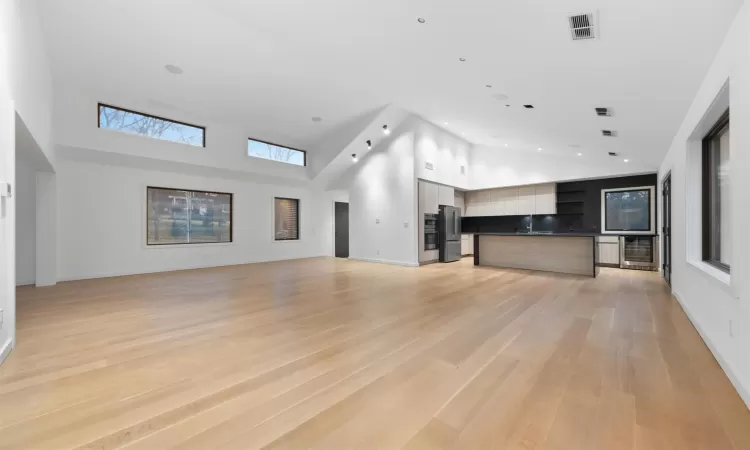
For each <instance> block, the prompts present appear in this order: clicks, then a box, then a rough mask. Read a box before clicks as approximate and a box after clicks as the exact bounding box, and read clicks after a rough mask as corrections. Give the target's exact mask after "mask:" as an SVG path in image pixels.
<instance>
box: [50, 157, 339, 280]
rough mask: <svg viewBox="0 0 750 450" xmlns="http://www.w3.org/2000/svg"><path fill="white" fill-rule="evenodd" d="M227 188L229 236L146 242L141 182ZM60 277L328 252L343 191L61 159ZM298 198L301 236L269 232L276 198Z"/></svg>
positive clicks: (58, 180) (169, 268) (59, 186)
mask: <svg viewBox="0 0 750 450" xmlns="http://www.w3.org/2000/svg"><path fill="white" fill-rule="evenodd" d="M149 185H152V186H154V185H155V186H163V187H174V188H178V189H195V190H209V191H217V192H229V193H232V194H234V198H233V203H234V205H233V208H234V214H233V235H234V239H233V242H232V243H225V244H201V245H183V246H161V247H147V246H146V245H145V239H146V237H145V230H146V225H145V224H146V217H145V214H146V203H145V201H146V200H145V199H146V187H147V186H149ZM57 191H58V198H59V199H60V201H58V205H57V210H58V218H57V222H58V224H57V229H58V261H59V266H58V277H59V279H60V280H72V279H81V278H94V277H105V276H115V275H126V274H136V273H148V272H160V271H168V270H177V269H189V268H199V267H212V266H223V265H232V264H245V263H251V262H260V261H272V260H281V259H293V258H306V257H312V256H320V255H330V254H331V253H332V222H331V221H332V219H331V218H332V216H333V210H332V204H333V199H334V198H341V197H342V196H343V195H344V194H341V193H338V192H329V193H326V192H320V191H314V190H312V189H309V188H300V187H293V186H285V185H270V184H259V183H253V182H249V181H243V180H229V179H222V178H215V177H201V176H195V175H187V174H180V173H174V172H159V171H153V170H142V169H135V168H128V167H117V166H108V165H100V164H92V163H82V162H76V161H69V160H65V159H60V160H59V161H58V171H57ZM275 196H279V197H290V198H298V199H300V208H301V213H300V228H301V230H300V240H299V241H285V242H276V241H274V240H273V198H274V197H275Z"/></svg>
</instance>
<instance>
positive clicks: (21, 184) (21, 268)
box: [14, 151, 36, 286]
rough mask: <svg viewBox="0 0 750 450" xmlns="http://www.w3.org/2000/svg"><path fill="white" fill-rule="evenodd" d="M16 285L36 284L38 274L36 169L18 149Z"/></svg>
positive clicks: (15, 193)
mask: <svg viewBox="0 0 750 450" xmlns="http://www.w3.org/2000/svg"><path fill="white" fill-rule="evenodd" d="M14 195H15V198H16V285H17V286H23V285H27V284H34V281H35V279H36V278H35V275H36V170H35V168H34V166H33V163H32V162H31V161H29V160H28V159H27V157H25V155H24V153H23V152H21V151H17V152H16V186H15V192H14Z"/></svg>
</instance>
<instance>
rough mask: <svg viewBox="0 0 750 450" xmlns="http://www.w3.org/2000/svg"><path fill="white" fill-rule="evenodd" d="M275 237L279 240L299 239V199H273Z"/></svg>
mask: <svg viewBox="0 0 750 450" xmlns="http://www.w3.org/2000/svg"><path fill="white" fill-rule="evenodd" d="M273 210H274V232H273V236H274V239H275V240H277V241H296V240H299V200H298V199H296V198H280V197H276V198H274V201H273Z"/></svg>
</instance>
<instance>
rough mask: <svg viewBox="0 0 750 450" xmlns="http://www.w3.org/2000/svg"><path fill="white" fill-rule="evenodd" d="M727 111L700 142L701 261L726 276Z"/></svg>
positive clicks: (728, 247) (728, 245)
mask: <svg viewBox="0 0 750 450" xmlns="http://www.w3.org/2000/svg"><path fill="white" fill-rule="evenodd" d="M730 186H731V185H730V152H729V111H727V112H725V113H724V115H722V116H721V118H720V119H719V121H718V122H717V123H716V125H714V127H713V128H712V129H711V131H709V133H708V134H707V135H706V137H705V138H703V260H704V261H705V262H707V263H709V264H711V265H713V266H715V267H717V268H719V269H721V270H723V271H725V272H727V273H729V268H730V261H731V260H732V246H731V242H730V233H729V225H730V217H731V212H732V211H731V202H730V192H731V191H730V189H731V187H730Z"/></svg>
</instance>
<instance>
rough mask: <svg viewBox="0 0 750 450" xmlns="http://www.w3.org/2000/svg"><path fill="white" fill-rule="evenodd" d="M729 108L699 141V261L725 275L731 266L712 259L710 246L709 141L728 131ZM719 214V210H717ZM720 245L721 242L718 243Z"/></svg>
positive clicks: (710, 164) (710, 166)
mask: <svg viewBox="0 0 750 450" xmlns="http://www.w3.org/2000/svg"><path fill="white" fill-rule="evenodd" d="M729 127H730V120H729V108H727V110H726V111H724V113H722V115H721V116H720V117H719V119H718V120H717V121H716V123H715V124H714V125H713V126H712V127H711V129H710V130H709V131H708V133H706V135H705V136H703V139H702V141H701V260H702V261H703V262H704V263H706V264H708V265H710V266H712V267H715V268H717V269H719V270H721V271H722V272H725V273H727V274H729V273H731V266H730V265H729V264H726V263H724V262H722V261H719V260H716V259H713V258H712V255H711V244H712V243H713V242H712V241H713V240H712V237H713V236H714V231H715V230H714V229H713V227H712V226H711V216H712V209H713V208H712V206H713V201H714V200H715V199H713V198H712V195H711V193H712V175H713V173H712V171H711V169H712V163H711V158H712V156H713V154H712V153H713V151H712V147H711V141H712V140H713V139H714V138H715V137H716V136H718V135H719V134H720V133H721V132H723V131H724V130H725V129H726V130H729ZM719 212H720V213H721V210H719ZM719 245H721V241H719Z"/></svg>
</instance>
